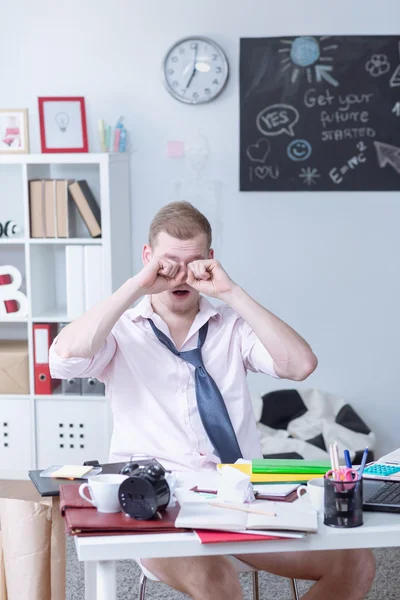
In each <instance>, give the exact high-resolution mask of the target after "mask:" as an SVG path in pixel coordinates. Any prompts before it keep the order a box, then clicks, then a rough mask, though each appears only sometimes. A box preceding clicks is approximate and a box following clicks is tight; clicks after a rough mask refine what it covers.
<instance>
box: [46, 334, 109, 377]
mask: <svg viewBox="0 0 400 600" xmlns="http://www.w3.org/2000/svg"><path fill="white" fill-rule="evenodd" d="M57 337H58V336H57ZM57 337H56V338H55V339H54V341H53V343H52V345H51V347H50V351H49V363H50V375H51V377H53V378H54V379H70V378H72V377H96V379H99V380H100V381H103V379H102V373H103V371H104V369H105V368H106V367H107V365H108V364H109V363H110V362H111V360H112V359H113V357H114V354H115V352H116V350H117V342H116V340H115V337H114V336H113V334H112V333H110V335H108V337H107V338H106V340H105V342H104V344H103V345H102V347H101V348H100V350H99V351H98V352H96V354H95V355H94V356H92V357H90V358H79V357H71V358H61V356H59V355H58V354H57V350H56V348H57Z"/></svg>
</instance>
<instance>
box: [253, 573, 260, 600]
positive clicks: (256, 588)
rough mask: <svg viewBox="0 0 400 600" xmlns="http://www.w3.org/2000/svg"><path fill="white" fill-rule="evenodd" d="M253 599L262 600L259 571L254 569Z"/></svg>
mask: <svg viewBox="0 0 400 600" xmlns="http://www.w3.org/2000/svg"><path fill="white" fill-rule="evenodd" d="M252 576H253V600H260V588H259V585H258V571H253V573H252Z"/></svg>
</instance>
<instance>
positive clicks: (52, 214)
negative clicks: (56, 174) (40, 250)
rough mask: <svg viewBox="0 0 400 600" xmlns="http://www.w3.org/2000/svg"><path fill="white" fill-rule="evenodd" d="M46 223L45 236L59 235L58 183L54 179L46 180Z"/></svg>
mask: <svg viewBox="0 0 400 600" xmlns="http://www.w3.org/2000/svg"><path fill="white" fill-rule="evenodd" d="M44 223H45V227H44V228H45V237H46V238H55V237H57V221H56V183H55V181H54V180H53V179H46V180H45V181H44Z"/></svg>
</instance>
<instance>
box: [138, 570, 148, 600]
mask: <svg viewBox="0 0 400 600" xmlns="http://www.w3.org/2000/svg"><path fill="white" fill-rule="evenodd" d="M146 585H147V577H146V575H145V574H144V573H142V576H141V578H140V583H139V600H145V598H146Z"/></svg>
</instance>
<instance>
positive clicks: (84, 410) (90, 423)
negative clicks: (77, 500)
mask: <svg viewBox="0 0 400 600" xmlns="http://www.w3.org/2000/svg"><path fill="white" fill-rule="evenodd" d="M35 406H36V440H37V460H38V469H44V468H46V467H48V466H49V465H53V464H55V465H57V464H60V465H62V464H75V465H79V464H82V463H83V462H84V461H85V460H94V459H96V460H98V461H99V462H100V463H101V462H106V461H107V454H108V439H107V405H106V403H105V402H98V403H97V405H96V410H93V402H91V401H90V400H85V399H83V397H81V396H79V397H78V399H77V400H76V401H72V402H71V401H70V400H64V399H63V400H56V401H54V399H52V398H51V397H49V396H47V398H38V399H36V401H35Z"/></svg>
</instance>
